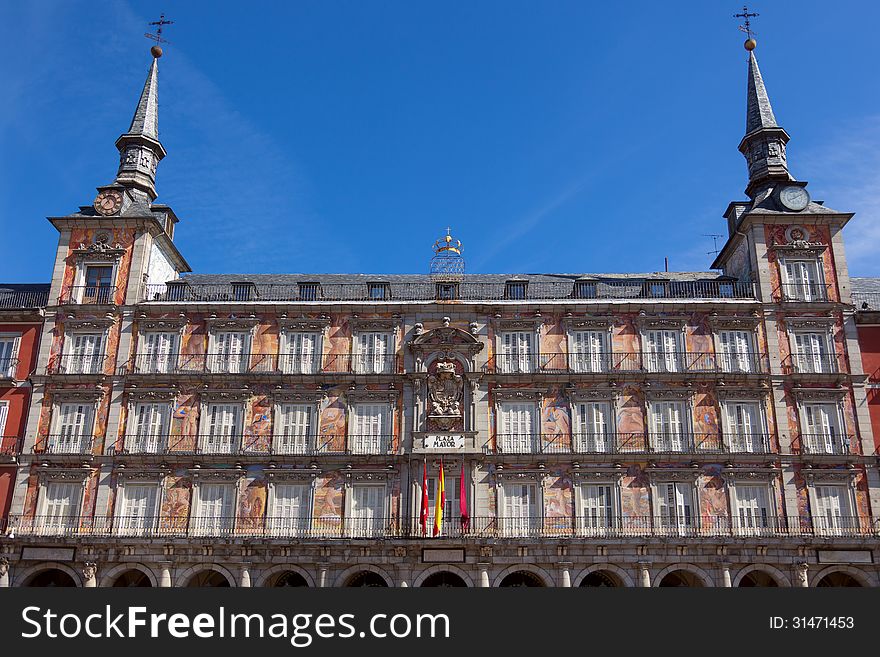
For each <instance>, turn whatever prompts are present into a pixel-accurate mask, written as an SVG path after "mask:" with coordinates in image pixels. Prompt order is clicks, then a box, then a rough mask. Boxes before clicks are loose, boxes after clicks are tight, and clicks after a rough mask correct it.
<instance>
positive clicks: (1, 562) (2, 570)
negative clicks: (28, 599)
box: [0, 557, 9, 589]
mask: <svg viewBox="0 0 880 657" xmlns="http://www.w3.org/2000/svg"><path fill="white" fill-rule="evenodd" d="M8 586H9V559H7V558H6V557H0V589H5V588H6V587H8Z"/></svg>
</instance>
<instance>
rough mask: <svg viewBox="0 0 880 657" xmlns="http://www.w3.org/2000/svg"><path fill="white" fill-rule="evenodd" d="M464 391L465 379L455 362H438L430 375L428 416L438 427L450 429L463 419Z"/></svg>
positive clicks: (445, 429)
mask: <svg viewBox="0 0 880 657" xmlns="http://www.w3.org/2000/svg"><path fill="white" fill-rule="evenodd" d="M463 391H464V379H463V377H462V376H461V374H456V372H455V364H454V363H451V362H449V361H441V362H439V363H437V368H436V370H435V372H434V373H433V374H429V375H428V418H429V419H430V420H431V421H432V423H433V424H434V425H436V427H437V428H438V429H441V430H443V431H449V430H450V429H453V428H454V427H455V425H456V424H458V423H459V421H460V420H461V418H462V414H461V404H462V393H463Z"/></svg>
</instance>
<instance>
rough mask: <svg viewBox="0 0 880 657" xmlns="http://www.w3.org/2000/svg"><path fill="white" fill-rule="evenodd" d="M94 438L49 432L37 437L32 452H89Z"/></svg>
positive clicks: (72, 453) (63, 453)
mask: <svg viewBox="0 0 880 657" xmlns="http://www.w3.org/2000/svg"><path fill="white" fill-rule="evenodd" d="M94 440H95V439H94V437H93V436H80V435H75V434H74V435H71V434H49V435H48V436H40V437H38V438H37V442H36V443H35V444H34V447H33V451H34V454H57V455H65V454H67V455H75V454H91V453H92V445H93V444H94Z"/></svg>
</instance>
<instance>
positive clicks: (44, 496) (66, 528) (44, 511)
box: [33, 478, 87, 534]
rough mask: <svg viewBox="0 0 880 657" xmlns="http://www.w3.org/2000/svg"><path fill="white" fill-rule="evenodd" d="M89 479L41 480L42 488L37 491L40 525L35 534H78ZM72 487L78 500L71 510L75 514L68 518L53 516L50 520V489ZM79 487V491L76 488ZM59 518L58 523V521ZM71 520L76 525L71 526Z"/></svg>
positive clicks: (37, 526)
mask: <svg viewBox="0 0 880 657" xmlns="http://www.w3.org/2000/svg"><path fill="white" fill-rule="evenodd" d="M86 481H87V479H85V478H83V479H81V480H74V481H64V480H62V481H46V480H45V479H42V478H41V480H40V488H39V490H38V491H37V519H38V523H39V524H37V525H36V526H35V527H34V528H33V529H34V533H38V534H41V533H46V534H59V533H67V532H72V533H77V532H78V531H79V521H80V519H81V518H82V515H83V513H82V505H83V498H84V497H85V494H84V493H85V486H86ZM66 485H70V486H73V487H74V490H77V500H76V503H75V504H74V505H72V507H71V510H72V511H73V512H74V513H70V514H68V515H66V516H52V518H49V514H48V506H49V489H50V487H52V486H66ZM77 486H78V489H77V488H76V487H77ZM56 518H57V521H56ZM70 520H75V521H76V524H74V525H71V524H70V522H69V521H70Z"/></svg>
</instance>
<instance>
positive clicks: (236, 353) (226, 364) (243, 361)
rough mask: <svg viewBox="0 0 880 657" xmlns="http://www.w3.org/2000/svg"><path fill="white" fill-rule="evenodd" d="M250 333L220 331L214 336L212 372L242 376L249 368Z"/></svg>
mask: <svg viewBox="0 0 880 657" xmlns="http://www.w3.org/2000/svg"><path fill="white" fill-rule="evenodd" d="M249 343H250V333H249V332H248V331H220V332H218V333H215V334H214V353H213V354H212V356H211V371H212V372H219V373H227V374H242V373H244V372H246V371H247V368H248V356H249V354H248V349H249Z"/></svg>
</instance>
